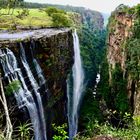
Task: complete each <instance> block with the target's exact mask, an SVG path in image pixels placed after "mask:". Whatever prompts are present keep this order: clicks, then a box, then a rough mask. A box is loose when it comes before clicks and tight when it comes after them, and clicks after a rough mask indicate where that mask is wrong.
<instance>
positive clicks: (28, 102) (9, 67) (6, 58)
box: [0, 49, 47, 140]
mask: <svg viewBox="0 0 140 140" xmlns="http://www.w3.org/2000/svg"><path fill="white" fill-rule="evenodd" d="M21 60H22V62H23V61H24V62H23V63H24V65H26V67H28V64H25V63H27V61H26V57H25V56H24V54H23V56H21ZM0 64H1V66H2V68H3V71H4V75H5V77H7V79H8V82H9V83H11V82H13V81H15V80H18V81H20V83H21V85H20V88H19V90H18V91H16V92H14V95H15V98H16V100H17V103H18V107H19V108H22V107H26V108H27V110H28V112H29V116H30V119H31V123H32V125H33V129H34V139H35V140H47V138H46V128H45V120H44V114H43V107H42V102H41V97H40V94H39V93H38V92H37V88H38V86H37V84H36V81H35V80H34V79H32V78H33V77H32V73H30V72H31V71H28V74H30V75H28V78H29V79H30V80H31V83H32V86H33V90H34V92H35V95H36V99H37V102H38V104H37V105H36V102H35V100H34V98H33V96H32V93H31V91H30V90H29V89H28V86H27V85H26V83H25V79H24V77H23V75H22V72H21V69H20V68H18V64H17V60H16V58H15V56H14V54H13V52H12V51H10V50H9V49H4V50H1V51H0ZM26 67H25V70H29V68H26ZM26 72H27V71H26Z"/></svg>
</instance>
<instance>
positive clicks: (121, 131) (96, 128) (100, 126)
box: [75, 114, 140, 140]
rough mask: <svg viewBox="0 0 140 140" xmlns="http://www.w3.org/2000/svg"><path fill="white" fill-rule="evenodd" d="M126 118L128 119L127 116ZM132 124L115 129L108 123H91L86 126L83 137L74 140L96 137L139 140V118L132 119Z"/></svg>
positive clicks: (86, 139)
mask: <svg viewBox="0 0 140 140" xmlns="http://www.w3.org/2000/svg"><path fill="white" fill-rule="evenodd" d="M126 118H128V119H129V115H128V114H127V116H126ZM133 120H134V121H133V122H131V123H129V122H128V123H129V125H128V127H127V128H117V127H113V126H111V125H110V123H108V122H106V123H99V122H98V121H94V122H92V125H90V126H88V128H87V131H86V132H85V133H84V134H83V136H79V135H78V136H77V137H76V138H75V140H88V139H89V138H93V137H94V138H95V137H97V136H110V137H114V138H117V139H118V140H133V139H136V140H139V138H140V117H134V118H133Z"/></svg>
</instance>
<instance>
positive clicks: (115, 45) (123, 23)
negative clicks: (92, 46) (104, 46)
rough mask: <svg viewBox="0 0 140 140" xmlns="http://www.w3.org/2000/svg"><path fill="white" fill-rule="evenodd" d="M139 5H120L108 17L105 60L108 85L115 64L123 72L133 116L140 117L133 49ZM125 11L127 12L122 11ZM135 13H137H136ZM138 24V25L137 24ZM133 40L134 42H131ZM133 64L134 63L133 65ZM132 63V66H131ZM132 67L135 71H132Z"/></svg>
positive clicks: (139, 95) (136, 37)
mask: <svg viewBox="0 0 140 140" xmlns="http://www.w3.org/2000/svg"><path fill="white" fill-rule="evenodd" d="M138 7H139V5H138V6H136V7H133V8H129V7H126V6H124V5H121V6H120V7H118V8H117V9H116V11H114V12H113V13H112V15H111V17H110V21H109V25H108V29H109V36H108V52H107V59H108V63H109V83H110V85H111V84H112V80H113V79H112V73H113V70H115V69H116V64H119V65H120V66H121V70H122V72H123V79H125V80H126V81H127V84H126V89H127V97H128V100H129V104H130V106H131V109H132V111H133V113H134V114H135V115H140V103H139V101H140V90H139V78H140V77H139V76H137V77H136V76H134V75H135V74H136V73H137V74H138V75H139V71H138V70H137V69H138V67H139V58H138V59H136V60H135V61H133V60H134V56H135V57H137V56H138V54H136V53H135V51H134V50H135V49H137V51H138V48H139V47H138V46H137V45H136V44H137V43H136V42H138V41H137V39H138V38H139V37H138V35H136V32H137V31H136V29H135V28H134V27H137V26H134V25H137V23H138V22H139V17H138V11H137V10H136V9H138ZM124 9H127V10H124ZM136 11H137V12H136ZM138 24H139V23H138ZM133 40H135V41H136V42H132V41H133ZM134 62H136V63H135V64H134ZM132 63H133V64H134V65H133V66H132ZM134 67H136V69H135V70H134Z"/></svg>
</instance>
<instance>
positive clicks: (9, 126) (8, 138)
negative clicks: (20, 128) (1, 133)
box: [0, 73, 13, 140]
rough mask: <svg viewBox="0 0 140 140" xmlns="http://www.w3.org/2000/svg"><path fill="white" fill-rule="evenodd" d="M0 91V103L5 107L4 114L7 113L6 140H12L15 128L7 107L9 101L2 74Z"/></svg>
mask: <svg viewBox="0 0 140 140" xmlns="http://www.w3.org/2000/svg"><path fill="white" fill-rule="evenodd" d="M0 89H1V94H0V101H1V103H2V105H3V108H4V112H5V117H6V140H11V138H12V133H13V126H12V123H11V119H10V115H9V110H8V106H7V101H6V97H5V93H4V89H3V84H2V80H1V73H0Z"/></svg>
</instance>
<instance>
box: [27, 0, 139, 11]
mask: <svg viewBox="0 0 140 140" xmlns="http://www.w3.org/2000/svg"><path fill="white" fill-rule="evenodd" d="M25 1H28V2H37V3H49V4H60V5H73V6H82V7H86V8H89V9H92V10H97V11H100V12H103V13H110V12H111V11H113V10H114V9H115V8H116V7H117V6H118V5H120V4H125V5H129V6H133V5H136V4H138V3H140V0H25Z"/></svg>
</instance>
